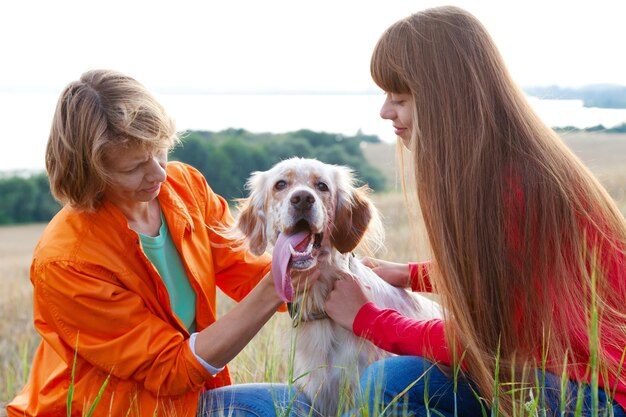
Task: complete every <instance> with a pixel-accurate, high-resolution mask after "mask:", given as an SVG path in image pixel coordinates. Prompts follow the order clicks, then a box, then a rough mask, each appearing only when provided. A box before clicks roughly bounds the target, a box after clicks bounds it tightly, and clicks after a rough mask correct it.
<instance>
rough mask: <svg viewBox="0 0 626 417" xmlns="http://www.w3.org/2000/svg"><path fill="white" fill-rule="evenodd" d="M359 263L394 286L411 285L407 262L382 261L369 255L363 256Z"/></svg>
mask: <svg viewBox="0 0 626 417" xmlns="http://www.w3.org/2000/svg"><path fill="white" fill-rule="evenodd" d="M361 263H362V264H363V265H365V266H367V267H368V268H371V270H372V271H374V272H375V273H376V275H378V276H379V277H381V278H382V279H384V280H385V281H387V282H388V283H389V284H391V285H393V286H394V287H400V288H408V287H410V286H411V277H410V274H409V264H403V263H397V262H389V261H383V260H382V259H375V258H370V257H365V258H363V259H362V260H361Z"/></svg>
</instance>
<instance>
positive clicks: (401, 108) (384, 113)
mask: <svg viewBox="0 0 626 417" xmlns="http://www.w3.org/2000/svg"><path fill="white" fill-rule="evenodd" d="M380 117H382V118H383V119H387V120H391V121H392V122H393V127H394V129H395V133H396V135H397V136H399V137H400V138H401V139H402V143H404V146H405V147H406V148H407V149H410V148H409V144H410V143H411V133H412V130H413V98H412V97H411V95H410V94H408V93H403V94H397V93H387V97H386V98H385V102H384V103H383V107H382V108H381V109H380Z"/></svg>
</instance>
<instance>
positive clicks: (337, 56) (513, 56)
mask: <svg viewBox="0 0 626 417" xmlns="http://www.w3.org/2000/svg"><path fill="white" fill-rule="evenodd" d="M442 4H454V5H457V6H460V7H463V8H465V9H467V10H468V11H470V12H472V13H473V14H474V15H476V16H477V17H478V18H479V19H480V20H481V21H482V22H483V23H484V24H485V26H486V27H487V29H488V30H489V31H490V33H491V34H492V36H493V37H494V39H495V41H496V44H497V45H498V46H499V48H500V50H501V52H502V54H503V55H504V58H505V61H506V62H507V64H508V66H509V69H510V70H511V72H512V74H513V77H514V79H515V80H516V81H517V82H518V83H519V84H520V85H522V86H531V85H549V84H559V85H563V86H581V85H586V84H591V83H616V84H622V85H626V53H624V43H625V41H626V24H625V22H624V18H625V16H626V13H625V12H626V2H624V1H622V0H612V1H609V0H594V1H578V0H525V1H519V0H517V1H484V0H483V1H481V0H456V1H426V0H424V1H418V0H416V1H407V0H402V1H400V0H376V1H370V0H315V1H307V2H305V1H297V0H291V1H287V0H284V1H283V0H249V1H236V0H221V1H216V0H214V1H211V0H203V1H200V0H198V1H186V0H176V1H168V2H165V1H150V0H140V1H137V0H121V1H120V0H109V1H100V2H93V1H86V0H81V1H78V0H77V1H68V0H54V1H49V0H35V1H28V0H25V1H3V2H2V3H1V5H0V39H1V41H0V57H1V58H0V59H1V61H2V64H1V65H0V89H4V90H7V89H12V90H41V89H45V90H47V91H54V92H57V91H60V90H61V88H62V87H63V86H64V85H66V84H67V83H68V82H69V81H71V80H73V79H76V78H78V76H79V75H80V74H81V73H82V72H83V71H85V70H87V69H91V68H99V67H101V68H114V69H118V70H121V71H124V72H126V73H128V74H129V75H131V76H133V77H135V78H137V79H138V80H140V81H141V82H143V83H144V84H146V85H147V86H148V87H149V88H153V89H156V90H159V91H181V90H184V91H187V92H189V91H195V92H281V91H282V92H287V91H288V92H302V91H324V92H329V91H364V90H365V91H366V90H371V89H375V86H374V85H373V83H372V81H371V80H370V76H369V59H370V54H371V51H372V48H373V47H374V44H375V43H376V40H377V39H378V37H379V36H380V34H381V33H382V31H383V30H384V29H385V28H386V27H388V26H389V25H390V24H392V23H393V22H395V21H396V20H398V19H400V18H402V17H404V16H406V15H408V14H411V13H413V12H416V11H419V10H421V9H424V8H427V7H430V6H436V5H442Z"/></svg>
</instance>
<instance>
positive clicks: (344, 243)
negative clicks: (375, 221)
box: [330, 186, 373, 253]
mask: <svg viewBox="0 0 626 417" xmlns="http://www.w3.org/2000/svg"><path fill="white" fill-rule="evenodd" d="M368 192H369V188H368V187H367V186H363V187H360V188H352V187H350V189H349V190H348V191H347V192H346V191H345V190H343V191H341V190H340V191H339V193H338V196H337V197H338V198H337V207H336V210H335V221H334V228H333V230H332V232H331V235H330V242H331V244H332V245H333V246H334V247H335V248H336V249H337V250H338V251H339V252H341V253H347V252H352V251H353V250H354V249H355V248H356V247H357V246H358V244H359V242H360V241H361V239H362V238H363V236H365V233H366V231H367V228H368V226H369V223H370V221H371V220H372V213H373V207H372V205H371V202H370V201H369V199H368V197H367V194H368Z"/></svg>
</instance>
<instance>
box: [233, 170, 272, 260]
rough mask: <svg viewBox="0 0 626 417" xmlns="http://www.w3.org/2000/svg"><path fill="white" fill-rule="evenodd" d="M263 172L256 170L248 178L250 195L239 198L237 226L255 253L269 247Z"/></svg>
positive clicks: (249, 247) (248, 246) (262, 251)
mask: <svg viewBox="0 0 626 417" xmlns="http://www.w3.org/2000/svg"><path fill="white" fill-rule="evenodd" d="M261 174H262V173H259V172H255V173H254V174H252V177H250V179H249V180H248V183H247V185H246V186H247V188H248V189H249V190H250V197H248V198H245V199H241V200H239V204H238V207H239V216H238V217H237V221H236V224H235V227H236V228H237V229H238V231H239V234H240V236H241V240H243V241H244V242H245V243H246V246H247V248H248V249H249V250H250V252H251V253H253V254H254V255H257V256H258V255H261V254H263V253H264V252H265V249H266V248H267V233H266V225H267V220H266V217H265V200H264V197H263V196H264V195H265V193H264V191H263V189H262V187H263V183H264V182H263V181H262V180H261Z"/></svg>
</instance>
